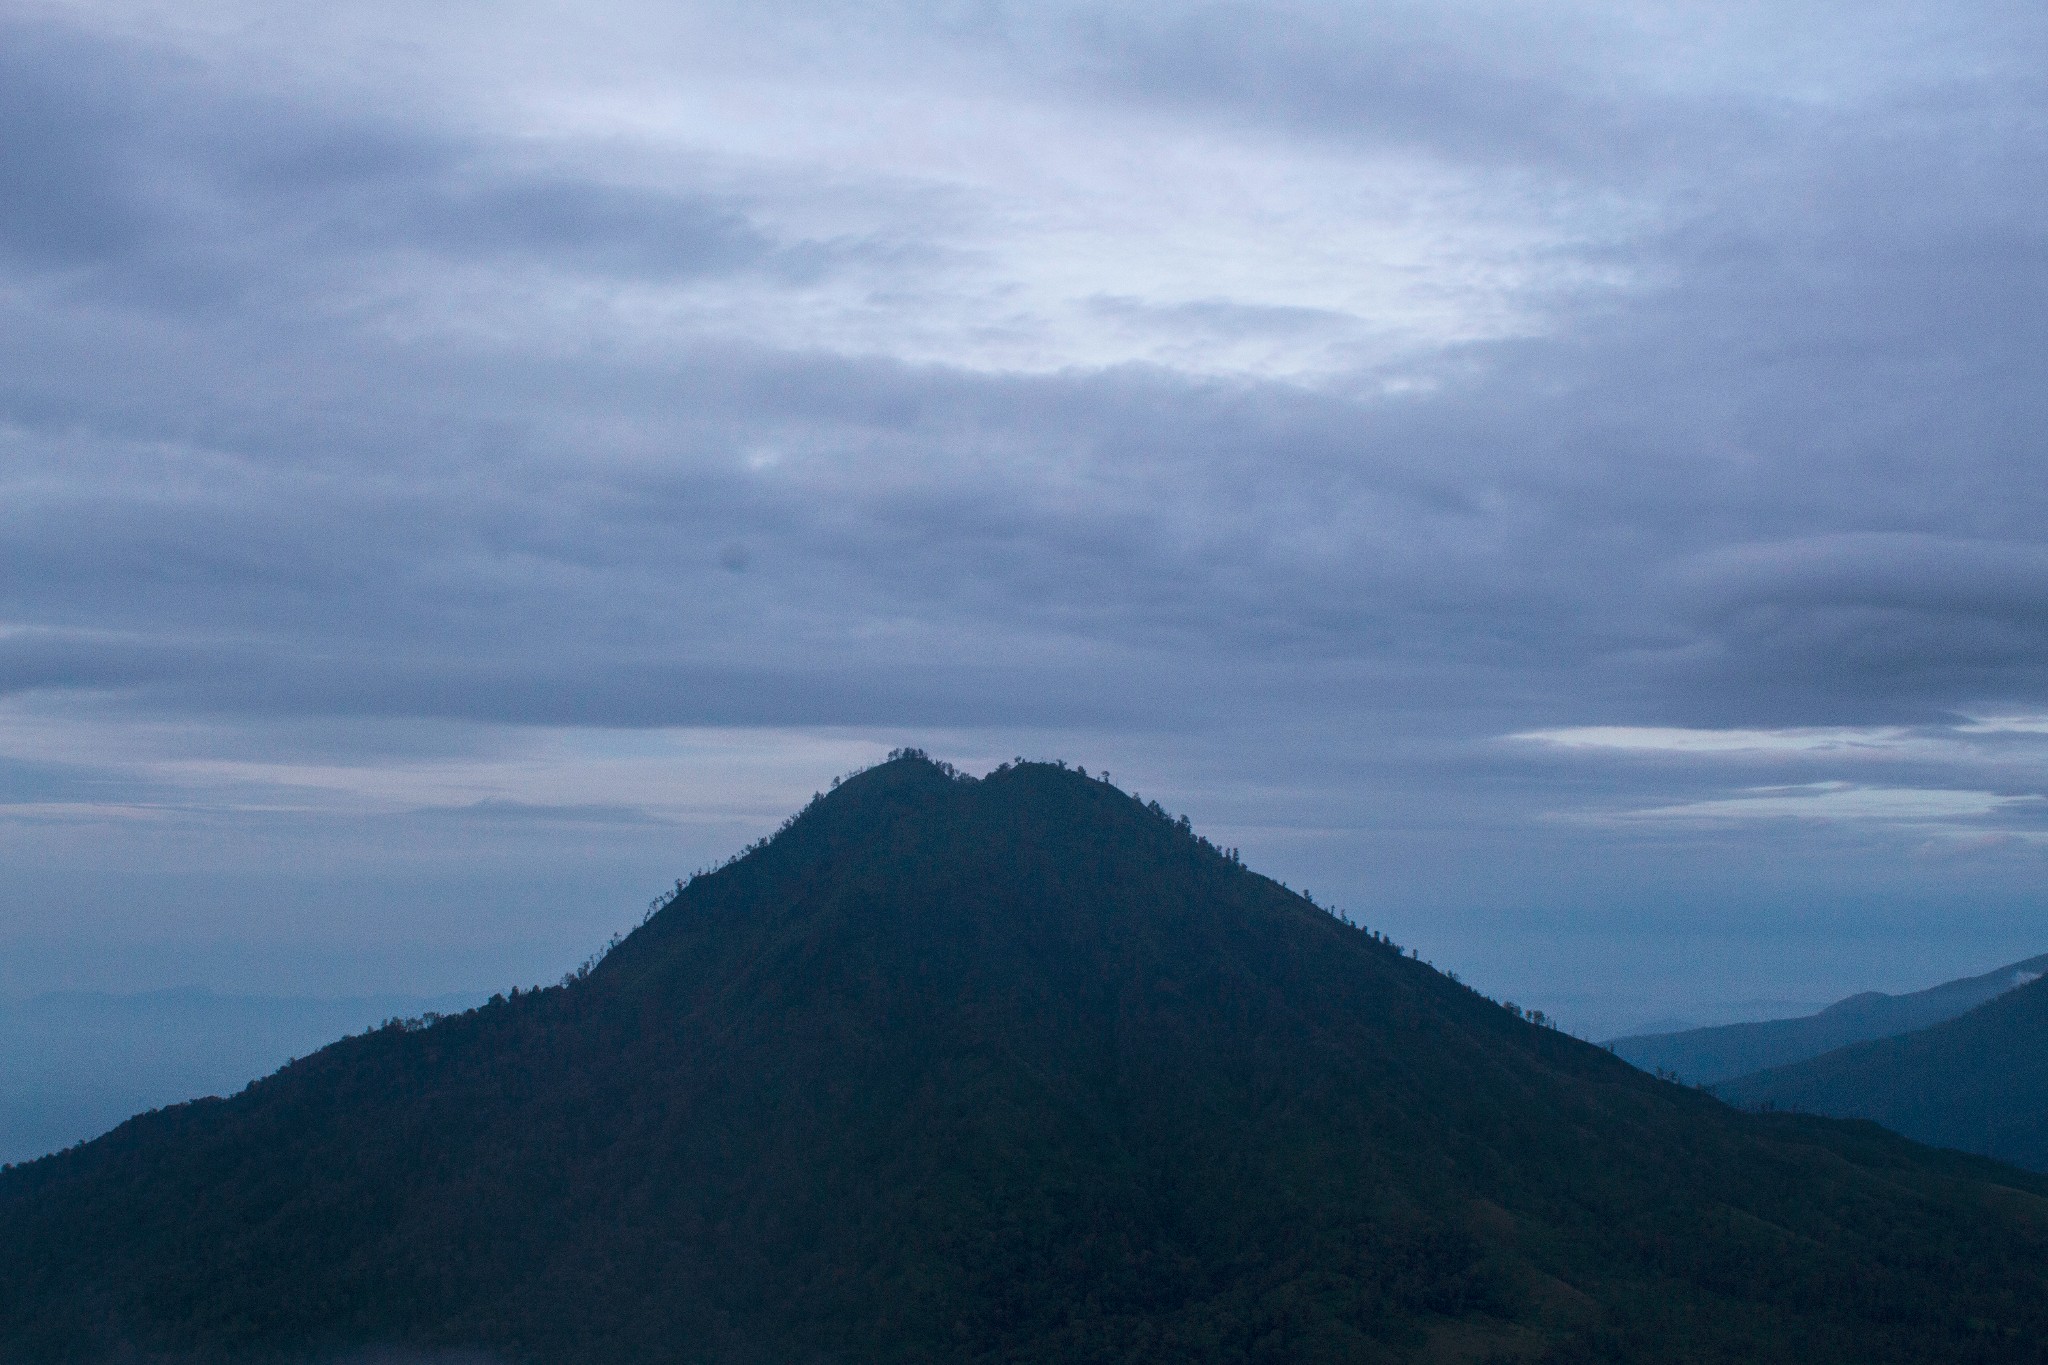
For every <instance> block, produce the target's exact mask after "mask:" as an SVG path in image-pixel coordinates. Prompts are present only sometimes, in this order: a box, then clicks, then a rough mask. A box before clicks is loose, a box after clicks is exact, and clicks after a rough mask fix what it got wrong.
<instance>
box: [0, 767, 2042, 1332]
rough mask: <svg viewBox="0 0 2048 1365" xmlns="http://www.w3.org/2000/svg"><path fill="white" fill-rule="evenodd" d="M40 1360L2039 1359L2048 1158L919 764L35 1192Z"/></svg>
mask: <svg viewBox="0 0 2048 1365" xmlns="http://www.w3.org/2000/svg"><path fill="white" fill-rule="evenodd" d="M0 1229H4V1230H5V1236H4V1237H0V1361H6V1362H8V1363H9V1365H44V1363H45V1362H56V1361H79V1362H84V1361H101V1360H115V1359H118V1360H148V1359H153V1358H162V1359H175V1360H185V1361H194V1362H197V1361H205V1362H209V1365H211V1363H212V1362H223V1361H236V1360H248V1361H289V1360H301V1359H307V1360H311V1359H322V1360H324V1359H331V1358H333V1357H334V1355H336V1354H337V1353H345V1352H353V1351H362V1350H366V1349H378V1350H385V1349H391V1350H397V1349H404V1350H410V1351H451V1350H479V1351H487V1352H489V1353H491V1354H492V1355H493V1356H495V1357H496V1358H499V1359H504V1360H514V1361H534V1362H550V1363H552V1362H622V1361H632V1362H642V1361H647V1362H660V1361H678V1362H682V1361H690V1362H695V1361H706V1362H714V1361H715V1362H727V1361H730V1362H769V1361H777V1362H783V1361H793V1362H825V1361H837V1362H855V1361H911V1362H940V1361H945V1362H952V1361H982V1362H1017V1363H1019V1365H1021V1363H1023V1362H1055V1361H1058V1362H1073V1361H1079V1362H1112V1361H1114V1362H1137V1361H1161V1362H1164V1361H1174V1362H1212V1361H1214V1362H1221V1361H1231V1362H1266V1361H1271V1362H1282V1361H1286V1362H1300V1361H1310V1362H1314V1361H1346V1362H1383V1361H1433V1362H1450V1361H1472V1362H1483V1361H1492V1362H1505V1361H1548V1362H1552V1365H1566V1363H1567V1362H1616V1361H1640V1362H1652V1361H1654V1362H1657V1363H1658V1365H1673V1363H1674V1362H1729V1363H1730V1365H1732V1363H1733V1362H1738V1361H1739V1362H1744V1365H1752V1363H1753V1362H1759V1361H1783V1362H1800V1365H1814V1363H1815V1362H1837V1361H1839V1362H1848V1361H1856V1362H1878V1361H1894V1362H1906V1361H1913V1362H1924V1361H1932V1360H1941V1361H1956V1362H1993V1361H1998V1362H2005V1361H2027V1362H2041V1361H2044V1360H2048V1345H2044V1343H2048V1180H2044V1179H2042V1178H2039V1177H2035V1176H2031V1175H2028V1174H2026V1173H2024V1172H2021V1171H2017V1170H2015V1169H2012V1168H2010V1167H2005V1166H2001V1165H1998V1164H1996V1163H1993V1162H1988V1161H1984V1160H1981V1159H1979V1158H1975V1157H1970V1156H1967V1155H1962V1154H1958V1153H1948V1152H1936V1151H1932V1150H1929V1149H1926V1148H1921V1147H1918V1146H1915V1145H1914V1144H1912V1143H1909V1142H1907V1141H1906V1140H1904V1139H1902V1138H1899V1137H1896V1136H1894V1135H1893V1134H1890V1133H1887V1132H1885V1131H1883V1130H1882V1129H1879V1128H1877V1127H1875V1126H1874V1125H1868V1124H1847V1123H1841V1122H1838V1121H1835V1120H1829V1119H1820V1118H1811V1117H1804V1116H1797V1115H1748V1114H1744V1113H1741V1112H1738V1111H1736V1110H1734V1109H1731V1108H1729V1107H1727V1106H1725V1105H1723V1104H1721V1103H1720V1102H1719V1101H1718V1100H1715V1099H1714V1098H1713V1097H1711V1096H1709V1095H1706V1094H1703V1093H1700V1092H1696V1091H1691V1090H1686V1089H1683V1088H1680V1087H1677V1086H1672V1085H1668V1084H1665V1083H1663V1082H1660V1081H1658V1080H1655V1079H1654V1078H1652V1077H1649V1076H1646V1075H1644V1074H1642V1073H1641V1072H1639V1071H1636V1070H1635V1069H1633V1068H1631V1067H1629V1066H1628V1065H1626V1064H1625V1063H1623V1062H1621V1061H1620V1060H1619V1059H1617V1058H1615V1057H1612V1056H1610V1055H1608V1054H1607V1053H1606V1052H1604V1051H1602V1050H1601V1049H1599V1048H1596V1047H1593V1046H1590V1045H1588V1044H1585V1043H1582V1042H1579V1041H1577V1040H1575V1039H1573V1038H1570V1037H1568V1036H1566V1035H1564V1034H1562V1033H1559V1032H1556V1031H1554V1030H1552V1029H1548V1028H1544V1027H1540V1026H1538V1025H1535V1024H1532V1023H1530V1022H1529V1021H1527V1020H1525V1019H1523V1018H1521V1017H1520V1016H1519V1015H1518V1014H1515V1013H1512V1012H1510V1011H1509V1010H1508V1009H1506V1008H1503V1007H1501V1006H1498V1005H1495V1004H1493V1003H1492V1002H1490V1001H1488V1000H1486V999H1484V998H1483V997H1481V996H1479V995H1477V994H1475V993H1474V992H1472V991H1470V990H1468V989H1466V988H1465V987H1463V986H1461V985H1459V984H1457V983H1456V982H1455V981H1453V980H1451V979H1450V978H1448V977H1446V976H1444V975H1441V974H1439V973H1437V972H1435V971H1433V970H1431V969H1430V968H1429V967H1427V966H1426V965H1424V964H1423V963H1421V962H1418V961H1416V960H1414V959H1413V958H1411V957H1406V956H1404V955H1403V954H1402V952H1401V950H1400V949H1398V948H1396V947H1394V946H1393V945H1391V944H1389V943H1386V942H1384V941H1382V940H1380V939H1378V938H1376V937H1375V936H1372V935H1369V934H1367V933H1366V932H1364V931H1362V930H1360V929H1357V928H1355V927H1353V926H1351V925H1349V924H1347V923H1345V922H1343V921H1341V920H1339V919H1337V918H1335V917H1333V916H1332V915H1330V914H1328V913H1326V912H1324V911H1322V910H1320V909H1318V908H1317V907H1315V906H1314V905H1313V904H1311V903H1310V902H1309V901H1307V900H1306V899H1305V898H1303V897H1301V896H1297V895H1294V894H1292V893H1290V892H1288V891H1286V890H1285V889H1284V888H1282V887H1280V886H1278V885H1276V884H1275V883H1273V882H1271V881H1268V880H1267V879H1265V878H1263V877H1260V876H1257V875H1255V874H1253V873H1251V872H1248V871H1247V870H1245V869H1244V868H1243V867H1242V866H1241V865H1239V863H1238V862H1237V860H1236V858H1235V856H1234V855H1232V854H1230V853H1227V852H1224V851H1220V850H1218V849H1216V848H1214V847H1212V846H1210V845H1208V844H1207V843H1206V842H1204V841H1201V840H1199V839H1197V838H1196V837H1194V836H1193V834H1192V833H1191V832H1190V831H1189V829H1188V826H1187V824H1186V822H1185V820H1182V821H1178V822H1176V821H1173V820H1171V819H1168V818H1167V817H1166V816H1165V814H1164V813H1163V812H1161V811H1159V810H1158V808H1157V807H1156V806H1151V807H1148V806H1146V805H1143V804H1140V803H1139V802H1138V801H1137V800H1135V799H1134V798H1132V797H1130V796H1127V795H1125V794H1124V793H1122V792H1120V791H1118V790H1116V789H1115V788H1113V787H1111V786H1109V785H1108V784H1106V783H1104V782H1099V781H1095V780H1091V779H1089V778H1087V777H1086V776H1085V775H1084V774H1082V773H1080V772H1078V771H1071V770H1067V769H1065V768H1062V767H1057V766H1048V765H1041V764H1023V765H1018V766H1014V767H1005V768H1003V769H999V770H997V771H996V772H995V773H992V774H990V775H989V776H988V777H986V778H984V779H981V780H979V781H972V780H967V779H961V778H956V777H954V776H953V775H952V774H951V773H950V770H947V769H945V768H943V767H942V766H940V765H935V764H933V763H931V762H929V761H927V760H925V759H923V758H922V756H919V755H909V756H905V757H901V758H898V759H896V760H893V761H891V762H889V763H886V764H884V765H882V766H880V767H878V768H874V769H871V770H869V771H868V772H865V773H863V774H860V775H859V776H857V777H854V778H853V779H851V780H849V781H848V782H846V783H845V784H844V785H843V786H840V787H839V788H838V789H837V790H836V791H835V792H834V793H833V794H832V795H830V796H828V797H825V798H822V799H820V800H818V801H816V802H814V803H813V804H812V805H811V806H809V807H808V808H806V810H805V811H804V812H803V813H802V814H801V815H800V816H799V817H797V818H796V819H794V820H793V821H792V822H791V823H790V824H789V825H788V826H786V827H785V829H784V830H783V832H782V833H781V834H780V835H779V836H778V837H776V838H775V839H774V840H772V841H769V842H766V843H764V844H762V845H759V846H756V847H755V848H753V849H752V850H750V851H749V852H748V853H747V855H746V856H745V857H743V858H741V859H739V860H737V861H736V862H734V863H732V864H730V865H728V866H726V867H724V868H722V869H720V870H718V871H716V872H713V873H709V874H706V875H703V876H700V877H697V878H696V879H694V880H693V881H691V882H690V883H689V885H688V886H687V888H685V889H682V890H680V891H679V892H678V894H677V895H676V897H675V898H674V899H673V900H672V901H671V902H669V903H668V904H667V905H666V906H665V907H664V908H662V909H661V910H660V911H659V913H657V914H655V915H654V916H653V917H652V918H651V919H650V920H649V921H648V922H647V923H646V924H645V925H644V926H643V927H642V928H641V929H640V930H639V931H638V932H636V933H634V934H633V935H631V936H630V937H628V938H627V939H626V940H625V941H624V942H623V943H621V944H620V945H619V946H618V947H617V948H616V949H615V950H614V951H613V952H612V953H611V954H610V955H609V956H607V957H605V958H604V959H603V961H602V962H601V963H599V964H598V965H597V966H596V967H595V969H594V970H592V971H590V972H588V973H587V974H586V975H583V976H581V977H580V978H579V979H576V980H574V981H573V982H571V983H570V984H567V985H565V986H563V987H557V988H550V989H547V990H542V991H535V992H528V993H515V996H514V998H511V999H494V1000H493V1001H492V1002H491V1003H490V1004H488V1005H486V1006H484V1007H482V1008H479V1009H477V1010H474V1011H471V1012H469V1013H466V1014H462V1015H459V1016H456V1017H454V1018H450V1019H442V1020H440V1021H438V1022H433V1023H431V1024H428V1025H425V1026H405V1025H399V1024H393V1025H391V1026H388V1027H386V1028H384V1029H382V1030H379V1031H376V1032H374V1033H369V1034H365V1035H361V1036H357V1037H354V1038H350V1039H347V1040H344V1041H343V1042H340V1043H337V1044H335V1045H333V1046H331V1047H329V1048H327V1049H325V1050H324V1051H322V1052H320V1053H318V1054H316V1055H314V1056H312V1057H309V1058H306V1059H304V1060H302V1061H299V1062H296V1063H294V1064H293V1065H291V1066H288V1067H286V1068H285V1069H284V1070H282V1071H280V1072H279V1073H277V1074H276V1075H274V1076H272V1077H270V1078H269V1079H267V1080H264V1081H262V1082H260V1083H258V1084H256V1085H254V1086H252V1087H250V1088H249V1089H248V1090H246V1091H245V1092H243V1093H242V1094H240V1095H237V1096H235V1097H234V1098H232V1099H227V1100H209V1101H200V1102H197V1103H193V1104H187V1105H181V1106H178V1107H175V1108H171V1109H165V1110H161V1111H158V1112H155V1113H152V1114H148V1115H144V1116H143V1117H141V1118H138V1119H135V1120H132V1121H131V1122H129V1123H127V1124H125V1125H123V1126H122V1127H121V1128H119V1129H117V1130H115V1131H114V1132H113V1133H111V1134H108V1135H107V1136H105V1137H102V1138H100V1139H98V1140H97V1141H94V1142H92V1143H89V1144H86V1145H84V1146H82V1147H78V1148H74V1149H72V1150H70V1151H67V1152H64V1153H61V1154H59V1155H56V1156H53V1157H48V1158H45V1159H43V1160H40V1161H37V1162H33V1163H30V1164H28V1165H26V1166H20V1167H16V1168H13V1169H12V1170H10V1171H8V1172H6V1173H5V1174H0Z"/></svg>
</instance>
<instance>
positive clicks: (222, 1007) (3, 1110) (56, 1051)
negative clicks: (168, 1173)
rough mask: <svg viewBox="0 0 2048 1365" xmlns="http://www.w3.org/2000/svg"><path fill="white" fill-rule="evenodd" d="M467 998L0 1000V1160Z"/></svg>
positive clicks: (69, 995)
mask: <svg viewBox="0 0 2048 1365" xmlns="http://www.w3.org/2000/svg"><path fill="white" fill-rule="evenodd" d="M476 1000H477V997H475V996H441V997H435V998H421V997H415V996H392V995H379V996H356V997H352V998H346V999H336V1000H327V999H316V998H308V997H300V996H257V995H221V994H216V993H215V992H213V991H208V990H200V989H181V990H166V991H150V992H146V993H143V994H137V995H110V994H102V993H98V992H91V991H63V992H53V993H50V994H46V995H39V996H35V997H33V998H31V999H28V1000H21V1001H13V1002H8V1001H0V1162H7V1161H26V1160H28V1159H29V1158H31V1157H38V1156H42V1155H43V1154H44V1153H46V1152H54V1151H56V1150H57V1149H59V1148H60V1147H67V1146H69V1145H71V1144H72V1143H74V1142H82V1141H84V1140H85V1139H86V1138H90V1137H97V1136H98V1135H99V1134H101V1133H104V1132H106V1131H107V1130H108V1129H109V1128H112V1127H113V1126H114V1125H115V1124H117V1123H119V1122H121V1121H122V1120H123V1119H125V1118H128V1117H129V1116H130V1115H133V1114H137V1113H140V1112H142V1111H143V1110H145V1109H154V1108H157V1107H159V1106H161V1105H166V1104H177V1103H179V1102H180V1101H183V1100H189V1099H194V1098H196V1097H198V1096H201V1095H231V1094H233V1093H234V1092H235V1091H237V1090H240V1089H241V1088H242V1087H243V1086H245V1085H247V1084H248V1083H249V1082H250V1081H252V1080H254V1079H256V1078H257V1077H258V1076H265V1075H268V1074H269V1073H271V1072H273V1071H275V1070H277V1068H278V1067H280V1066H282V1065H284V1063H285V1062H287V1061H289V1060H291V1059H292V1058H293V1057H303V1056H305V1055H306V1054H307V1053H309V1052H312V1051H314V1050H316V1049H318V1048H321V1047H324V1046H326V1045H327V1044H328V1043H331V1042H333V1041H334V1040H335V1039H336V1038H339V1037H341V1036H343V1035H344V1034H349V1033H358V1032H361V1031H362V1030H363V1029H365V1028H369V1027H372V1026H374V1025H377V1024H380V1023H382V1022H383V1021H384V1020H386V1019H389V1018H392V1017H394V1016H396V1017H400V1018H405V1017H410V1016H413V1015H418V1014H422V1013H424V1012H427V1011H430V1010H431V1011H438V1012H453V1011H457V1010H461V1009H463V1008H465V1007H467V1006H469V1005H473V1004H475V1003H476Z"/></svg>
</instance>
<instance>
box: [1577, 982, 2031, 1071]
mask: <svg viewBox="0 0 2048 1365" xmlns="http://www.w3.org/2000/svg"><path fill="white" fill-rule="evenodd" d="M2043 974H2048V953H2044V954H2042V955H2041V956H2039V957H2030V958H2028V959H2026V960H2025V961H2024V962H2013V963H2009V964H2007V965H2006V966H2003V967H2000V968H1998V969H1997V970H1996V971H1989V972H1985V973H1984V974H1983V975H1982V976H1970V977H1964V978H1962V979H1961V980H1958V981H1948V982H1944V983H1942V984H1941V985H1939V986H1930V987H1929V988H1928V989H1926V990H1924V991H1914V992H1912V993H1911V994H1910V995H1886V994H1884V993H1883V992H1882V991H1864V992H1863V993H1862V994H1860V995H1852V996H1850V997H1849V998H1848V999H1846V1000H1837V1001H1836V1002H1835V1003H1834V1004H1832V1005H1829V1006H1828V1007H1827V1008H1826V1009H1824V1010H1822V1011H1821V1012H1820V1013H1818V1014H1809V1015H1805V1016H1803V1017H1801V1018H1798V1019H1769V1020H1765V1021H1763V1022H1761V1023H1755V1024H1722V1025H1720V1026H1718V1027H1715V1028H1695V1029H1685V1030H1683V1031H1681V1032H1677V1033H1643V1034H1637V1035H1635V1036H1633V1037H1629V1038H1616V1039H1615V1040H1613V1041H1612V1042H1610V1043H1608V1044H1607V1046H1608V1047H1609V1048H1611V1049H1613V1051H1614V1053H1615V1055H1617V1056H1619V1057H1621V1058H1623V1059H1624V1060H1626V1061H1629V1062H1633V1063H1634V1064H1635V1065H1636V1066H1639V1067H1641V1068H1642V1069H1643V1070H1645V1071H1652V1072H1668V1073H1670V1074H1672V1075H1675V1076H1677V1077H1678V1078H1679V1079H1680V1080H1682V1081H1685V1082H1686V1083H1688V1084H1691V1085H1713V1084H1715V1083H1716V1082H1719V1081H1725V1080H1731V1079H1733V1078H1734V1077H1737V1076H1746V1075H1748V1074H1749V1073H1751V1072H1752V1071H1763V1070H1766V1069H1768V1068H1770V1067H1775V1066H1789V1065H1790V1064H1792V1063H1793V1062H1803V1061H1805V1060H1806V1059H1807V1058H1809V1057H1818V1056H1820V1055H1821V1054H1822V1053H1823V1052H1832V1051H1834V1050H1835V1049H1836V1048H1838V1047H1846V1046H1848V1045H1849V1044H1850V1043H1861V1042H1867V1041H1869V1040H1870V1039H1873V1038H1890V1037H1893V1036H1895V1035H1897V1034H1901V1033H1911V1032H1913V1031H1914V1030H1915V1029H1923V1028H1927V1027H1929V1026H1930V1025H1933V1024H1939V1023H1941V1022H1942V1021H1943V1020H1945V1019H1953V1018H1955V1017H1956V1016H1957V1015H1959V1014H1962V1013H1964V1012H1966V1011H1968V1010H1972V1009H1975V1008H1976V1007H1977V1006H1979V1005H1981V1004H1983V1003H1984V1002H1985V1001H1987V1000H1992V999H1996V998H1997V997H1998V996H2001V995H2003V994H2005V993H2006V992H2007V991H2009V990H2013V989H2015V988H2017V987H2020V986H2024V985H2026V984H2027V983H2028V982H2029V981H2034V980H2038V979H2039V978H2040V977H2041V976H2042V975H2043Z"/></svg>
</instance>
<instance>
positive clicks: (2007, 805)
mask: <svg viewBox="0 0 2048 1365" xmlns="http://www.w3.org/2000/svg"><path fill="white" fill-rule="evenodd" d="M2044 804H2048V798H2043V797H2039V796H2008V795H2004V794H2001V793H1998V792H1982V791H1949V790H1940V789H1926V788H1915V787H1865V786H1858V785H1856V784H1854V783H1850V782H1808V783H1803V784H1801V785H1799V786H1792V787H1751V788H1747V789H1745V790H1743V791H1742V792H1740V793H1738V794H1737V795H1734V796H1728V797H1720V798H1717V799H1713V800H1707V801H1685V802H1680V803H1678V804H1676V805H1670V806H1653V807H1651V808H1649V809H1647V810H1638V811H1631V812H1629V818H1630V819H1637V820H1714V821H1719V820H1785V819H1792V820H1832V821H1877V822H1881V823H1888V824H1909V825H1925V824H1929V823H1934V824H1943V823H1947V822H1951V821H1958V820H1982V819H1985V818H1988V817H1993V816H1999V815H2007V814H2013V813H2016V812H2018V811H2021V810H2032V809H2038V808H2040V807H2041V806H2043V805H2044Z"/></svg>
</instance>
